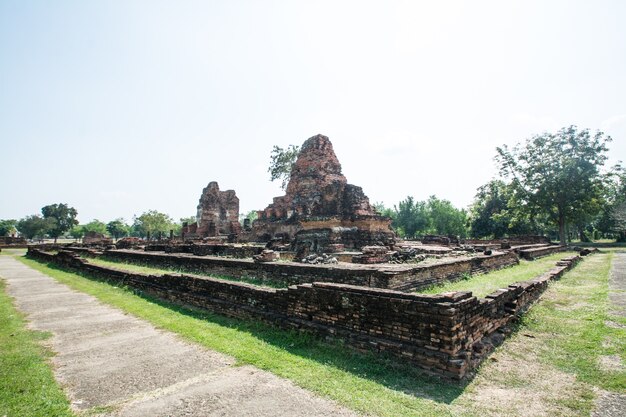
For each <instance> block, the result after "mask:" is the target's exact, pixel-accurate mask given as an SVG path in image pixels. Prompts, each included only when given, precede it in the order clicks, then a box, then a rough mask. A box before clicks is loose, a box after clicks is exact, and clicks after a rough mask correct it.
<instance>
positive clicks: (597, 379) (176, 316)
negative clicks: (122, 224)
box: [0, 253, 626, 416]
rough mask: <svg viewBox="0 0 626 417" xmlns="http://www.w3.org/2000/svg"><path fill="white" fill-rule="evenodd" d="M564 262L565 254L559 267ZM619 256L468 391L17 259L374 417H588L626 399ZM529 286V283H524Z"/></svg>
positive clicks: (571, 286) (548, 304)
mask: <svg viewBox="0 0 626 417" xmlns="http://www.w3.org/2000/svg"><path fill="white" fill-rule="evenodd" d="M563 256H564V254H558V256H556V258H555V259H558V258H560V257H563ZM612 256H613V254H612V253H603V254H597V255H592V256H589V257H587V258H586V259H585V260H584V261H583V262H582V263H581V264H579V265H578V266H577V267H576V268H575V269H573V270H572V271H569V272H568V273H566V274H565V275H564V277H563V278H562V279H561V280H560V281H558V282H556V283H553V284H552V285H551V286H550V288H549V289H548V290H547V291H546V293H545V294H544V296H543V298H542V300H541V301H539V302H538V303H537V304H536V305H535V306H534V307H533V308H532V309H531V310H530V312H529V313H528V314H527V315H526V316H525V317H524V318H523V320H522V323H521V324H520V325H519V327H518V329H517V331H516V332H515V333H514V334H513V335H512V336H511V337H510V338H509V339H508V340H507V341H505V343H504V344H503V345H502V346H501V347H500V348H498V349H497V350H496V352H495V353H494V354H493V355H492V356H491V357H490V358H489V359H487V360H486V361H485V362H484V363H483V365H482V366H481V368H480V369H479V371H478V374H477V376H476V377H475V378H474V379H473V380H471V381H470V382H469V383H468V384H467V385H461V384H456V383H452V382H444V381H440V380H438V379H436V378H431V377H427V376H425V375H423V374H422V373H421V372H420V371H418V370H416V369H414V368H412V367H410V366H407V365H406V364H401V363H399V362H398V361H396V360H393V359H389V358H387V359H381V358H377V357H375V356H373V355H363V354H358V353H355V352H353V351H351V350H350V349H348V348H344V347H342V346H341V345H340V344H330V343H327V342H323V341H320V340H318V339H316V338H313V337H309V336H304V335H301V334H299V333H295V332H287V331H282V330H277V329H274V328H272V327H269V326H265V325H262V324H260V323H257V322H253V321H241V320H234V319H229V318H225V317H221V316H218V315H214V314H211V313H206V312H198V311H192V310H188V309H184V308H180V307H176V306H172V305H170V304H168V303H165V302H161V301H158V300H154V299H151V298H148V297H141V296H138V295H135V294H133V293H132V291H130V290H128V289H124V288H116V287H115V286H112V285H110V284H107V283H104V282H99V281H95V280H92V279H88V278H85V277H82V276H80V275H77V274H74V273H69V272H67V271H63V270H60V269H57V268H50V267H48V266H46V265H44V264H41V263H38V262H36V261H33V260H28V259H24V258H18V259H20V260H21V261H22V262H24V263H25V264H27V265H29V266H31V267H33V268H35V269H37V270H39V271H41V272H44V273H46V274H48V275H50V276H52V277H53V278H55V279H57V280H58V281H60V282H63V283H66V284H68V285H69V286H71V287H73V288H75V289H77V290H79V291H82V292H85V293H89V294H92V295H94V296H96V297H97V298H99V299H100V300H101V301H103V302H105V303H108V304H111V305H113V306H116V307H118V308H120V309H122V310H125V311H127V312H129V313H131V314H133V315H135V316H138V317H141V318H143V319H145V320H147V321H149V322H151V323H153V324H154V325H155V326H157V327H159V328H162V329H166V330H170V331H173V332H175V333H178V334H180V335H181V336H182V337H184V338H186V339H188V340H190V341H193V342H195V343H199V344H201V345H203V346H206V347H208V348H210V349H213V350H216V351H220V352H224V353H226V354H229V355H231V356H233V357H234V358H236V360H237V361H238V363H241V364H251V365H253V366H256V367H258V368H261V369H265V370H268V371H270V372H272V373H274V374H276V375H278V376H281V377H284V378H287V379H290V380H292V381H294V382H295V383H296V384H297V385H299V386H302V387H304V388H306V389H309V390H311V391H313V392H316V393H318V394H320V395H322V396H324V397H327V398H331V399H333V400H335V401H337V402H338V403H340V404H343V405H345V406H347V407H350V408H352V409H354V410H356V411H359V412H362V413H365V414H367V415H375V416H476V415H481V416H482V415H484V416H489V415H493V416H502V415H507V416H528V415H565V416H585V415H589V412H590V410H591V407H592V403H593V398H594V396H595V395H596V393H597V391H598V390H610V391H616V392H623V391H624V390H625V389H626V372H624V370H619V369H613V370H607V369H605V368H604V367H603V365H602V364H603V358H606V357H615V356H617V357H618V358H621V360H622V361H624V360H625V359H626V358H625V357H624V356H625V343H626V330H624V329H625V328H626V320H625V319H623V318H616V317H610V316H609V313H608V301H607V291H608V289H607V282H608V270H609V264H610V258H611V257H612ZM544 259H546V260H545V262H550V261H549V260H548V259H549V258H544ZM541 261H543V260H539V261H535V263H536V262H541ZM533 264H534V263H525V264H523V265H522V266H521V267H516V268H519V269H524V268H525V267H526V268H530V267H531V266H533ZM553 264H554V260H552V261H551V265H553ZM535 265H538V264H535ZM551 265H550V266H551ZM513 269H514V268H509V269H507V270H503V271H500V272H506V271H509V272H510V271H512V270H513ZM548 269H549V268H548ZM541 272H543V271H541ZM520 273H521V272H520ZM526 273H527V274H531V275H532V272H528V271H527V272H526ZM489 275H491V274H489ZM536 275H538V274H535V275H532V276H536ZM476 278H481V277H476ZM523 279H527V278H524V277H521V278H517V279H515V281H519V280H523ZM611 323H617V326H615V325H612V324H611ZM619 326H622V327H621V328H620V327H619ZM0 415H1V414H0Z"/></svg>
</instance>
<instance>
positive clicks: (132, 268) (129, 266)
mask: <svg viewBox="0 0 626 417" xmlns="http://www.w3.org/2000/svg"><path fill="white" fill-rule="evenodd" d="M87 261H88V262H89V263H92V264H94V265H100V266H104V267H107V268H116V269H121V270H123V271H128V272H137V273H140V274H152V275H165V274H190V273H192V272H188V271H185V270H183V269H174V268H157V267H154V266H147V265H139V264H134V263H127V262H118V261H112V260H107V259H103V258H89V257H88V258H87ZM193 274H195V275H201V276H207V277H213V278H219V279H224V280H227V281H234V282H245V283H247V284H254V285H257V286H259V287H266V288H286V287H287V285H286V284H283V283H278V282H274V281H270V280H261V279H257V278H252V277H246V278H235V277H229V276H226V275H216V274H204V273H202V272H201V271H197V272H193Z"/></svg>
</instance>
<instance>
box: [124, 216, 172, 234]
mask: <svg viewBox="0 0 626 417" xmlns="http://www.w3.org/2000/svg"><path fill="white" fill-rule="evenodd" d="M177 227H180V226H179V225H177V224H176V223H175V222H174V220H173V219H172V218H171V217H170V216H169V215H167V214H165V213H160V212H158V211H156V210H148V211H146V212H144V213H143V214H142V215H141V216H139V217H137V216H135V218H134V222H133V225H132V229H133V234H135V235H137V236H139V237H146V236H147V235H148V233H150V235H151V236H153V237H154V236H156V234H158V233H162V234H164V235H167V234H168V233H169V231H170V230H176V228H177Z"/></svg>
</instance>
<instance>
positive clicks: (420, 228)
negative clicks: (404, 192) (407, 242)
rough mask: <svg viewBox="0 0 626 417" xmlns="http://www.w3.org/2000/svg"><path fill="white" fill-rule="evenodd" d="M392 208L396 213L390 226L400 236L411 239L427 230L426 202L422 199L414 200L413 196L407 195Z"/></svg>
mask: <svg viewBox="0 0 626 417" xmlns="http://www.w3.org/2000/svg"><path fill="white" fill-rule="evenodd" d="M394 210H395V212H396V215H395V216H394V217H395V220H393V221H392V226H393V227H394V228H395V229H396V230H397V232H398V234H399V235H400V236H403V237H406V238H409V239H412V238H415V237H416V236H417V235H418V234H424V233H425V232H426V231H427V230H428V228H429V226H430V218H429V217H428V213H427V212H426V203H424V202H423V201H415V200H414V199H413V197H411V196H408V197H407V198H406V199H405V200H402V201H400V202H399V203H398V205H397V206H394ZM392 218H393V217H392Z"/></svg>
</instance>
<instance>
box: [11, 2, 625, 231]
mask: <svg viewBox="0 0 626 417" xmlns="http://www.w3.org/2000/svg"><path fill="white" fill-rule="evenodd" d="M624 21H626V2H624V1H623V0H616V1H608V0H606V1H603V0H598V1H574V0H568V1H546V0H543V1H481V0H476V1H471V2H470V1H436V2H435V1H363V0H361V1H339V0H334V1H287V0H285V1H238V0H230V1H186V0H178V1H154V0H149V1H133V0H107V1H79V0H77V1H61V0H58V1H29V0H0V155H1V162H0V219H8V218H18V219H19V218H21V217H24V216H26V215H30V214H35V213H39V212H40V209H41V207H43V206H45V205H48V204H53V203H67V204H69V205H70V206H73V207H75V208H76V209H77V211H78V219H79V220H80V221H81V223H86V222H89V221H91V220H92V219H99V220H101V221H105V222H108V221H110V220H113V219H115V218H118V217H123V218H125V219H126V220H127V221H129V222H132V217H133V215H140V214H141V213H143V212H145V211H147V210H158V211H161V212H165V213H168V214H169V215H170V216H172V217H173V218H174V219H176V220H178V219H179V218H181V217H188V216H192V215H194V214H195V212H196V206H197V204H198V200H199V198H200V194H201V192H202V189H203V188H204V187H205V186H206V185H207V184H208V183H209V182H211V181H217V182H218V183H219V185H220V188H221V189H222V190H226V189H234V190H235V191H236V192H237V196H238V197H239V199H240V211H241V212H244V213H245V212H248V211H250V210H258V209H263V208H264V207H265V206H267V205H268V204H269V203H271V201H272V198H273V197H275V196H279V195H283V194H284V193H283V192H282V191H281V190H280V187H279V185H280V184H279V181H276V182H274V183H272V182H270V181H269V174H268V172H267V168H268V166H269V161H270V154H271V151H272V147H273V146H274V145H278V146H282V147H286V146H288V145H289V144H294V145H301V144H302V143H303V142H304V141H305V140H306V139H307V138H309V137H311V136H314V135H316V134H318V133H321V134H323V135H326V136H328V137H329V138H330V140H331V141H332V143H333V146H334V149H335V153H336V154H337V156H338V158H339V161H340V162H341V164H342V166H343V173H344V174H345V176H346V177H347V179H348V182H349V183H351V184H355V185H358V186H361V187H362V188H363V190H364V192H365V194H366V195H367V196H368V197H369V198H370V201H371V202H372V203H375V202H383V203H384V204H385V205H386V206H393V205H394V204H397V203H398V202H399V201H400V200H402V199H404V198H406V197H407V196H408V195H411V196H414V197H415V198H416V199H418V200H424V199H427V198H428V197H429V196H431V195H436V196H437V197H439V198H442V199H447V200H450V201H451V202H452V203H453V204H454V205H456V206H457V207H467V206H468V205H470V204H471V202H472V200H473V198H474V195H475V194H476V189H477V188H478V187H480V186H481V185H483V184H485V183H486V182H487V181H489V180H490V179H492V178H494V177H496V176H497V168H496V165H495V162H494V160H493V158H494V156H495V153H496V151H495V149H496V147H497V146H501V145H503V144H509V145H514V144H515V143H517V142H520V141H524V140H525V139H527V138H530V137H532V136H533V135H535V134H540V133H543V132H556V131H558V130H559V129H560V128H561V127H564V126H569V125H577V126H578V127H580V128H588V129H590V130H592V131H596V130H602V131H604V132H605V133H607V134H609V135H611V136H612V137H613V142H612V144H611V146H610V148H611V150H610V154H609V156H610V158H611V163H615V162H617V161H618V160H622V161H626V25H624Z"/></svg>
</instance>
